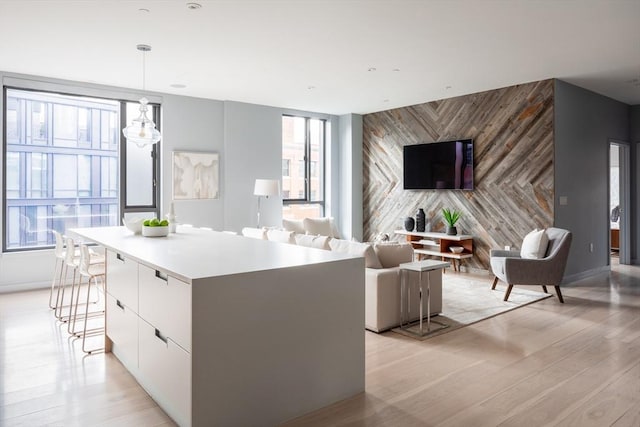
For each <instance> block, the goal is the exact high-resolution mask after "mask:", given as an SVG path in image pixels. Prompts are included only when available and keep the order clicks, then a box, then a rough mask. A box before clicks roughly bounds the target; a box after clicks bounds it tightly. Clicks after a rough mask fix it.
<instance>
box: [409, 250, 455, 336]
mask: <svg viewBox="0 0 640 427" xmlns="http://www.w3.org/2000/svg"><path fill="white" fill-rule="evenodd" d="M449 265H450V264H449V263H448V262H442V261H434V260H425V261H415V262H407V263H404V264H400V328H401V329H404V330H406V331H408V332H412V333H413V331H411V330H409V328H410V327H411V326H412V324H411V323H412V322H411V292H410V289H408V288H407V275H408V274H409V272H416V273H418V289H419V294H418V298H419V299H420V318H419V319H418V321H419V322H420V332H419V333H418V334H416V335H419V336H424V335H427V334H429V333H431V332H435V331H438V330H440V329H444V328H447V327H448V325H444V324H442V323H439V322H436V321H432V320H431V280H430V278H429V274H427V330H426V331H424V329H423V324H422V322H423V317H424V316H423V313H422V310H423V306H424V301H423V289H422V288H423V283H422V273H423V272H425V271H427V272H429V271H432V270H442V269H444V268H447V267H449ZM405 304H406V306H407V309H406V310H405ZM405 311H406V313H405ZM405 320H406V322H405ZM431 323H436V324H437V325H439V327H438V328H437V329H434V330H431Z"/></svg>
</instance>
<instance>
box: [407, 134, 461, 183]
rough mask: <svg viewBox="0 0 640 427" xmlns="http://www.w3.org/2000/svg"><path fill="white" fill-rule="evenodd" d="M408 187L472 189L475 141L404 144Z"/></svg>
mask: <svg viewBox="0 0 640 427" xmlns="http://www.w3.org/2000/svg"><path fill="white" fill-rule="evenodd" d="M403 158H404V162H403V165H404V170H403V175H404V181H403V182H404V189H405V190H473V140H472V139H461V140H458V141H444V142H432V143H428V144H413V145H405V146H404V149H403Z"/></svg>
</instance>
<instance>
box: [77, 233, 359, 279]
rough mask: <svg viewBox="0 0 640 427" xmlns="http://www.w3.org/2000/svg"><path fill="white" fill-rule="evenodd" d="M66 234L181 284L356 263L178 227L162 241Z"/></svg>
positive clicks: (136, 236) (137, 236)
mask: <svg viewBox="0 0 640 427" xmlns="http://www.w3.org/2000/svg"><path fill="white" fill-rule="evenodd" d="M70 232H72V233H74V234H76V235H78V236H80V237H83V238H85V239H88V240H90V241H92V242H95V243H98V244H99V245H101V246H104V247H105V248H107V249H111V250H114V251H117V252H120V253H123V254H125V255H127V256H129V257H131V258H133V259H135V260H136V261H138V262H141V263H143V264H147V265H149V266H152V267H155V268H159V269H161V270H165V271H167V272H171V273H173V274H175V275H176V276H178V277H179V278H181V279H182V280H185V281H187V282H191V281H193V280H197V279H201V278H206V277H216V276H226V275H231V274H238V273H248V272H257V271H264V270H273V269H279V268H288V267H296V266H301V265H309V264H319V263H327V262H333V261H339V260H344V259H350V258H356V256H354V255H348V254H343V253H336V252H332V251H326V250H322V249H313V248H307V247H302V246H297V245H289V244H283V243H278V242H271V241H267V240H258V239H250V238H247V237H243V236H238V235H233V234H229V233H223V232H217V231H211V230H202V229H199V228H194V227H181V226H178V229H177V232H176V233H171V234H169V235H168V236H166V237H143V236H142V235H140V234H133V232H131V231H130V230H128V229H127V228H126V227H124V226H120V227H91V228H74V229H72V230H70Z"/></svg>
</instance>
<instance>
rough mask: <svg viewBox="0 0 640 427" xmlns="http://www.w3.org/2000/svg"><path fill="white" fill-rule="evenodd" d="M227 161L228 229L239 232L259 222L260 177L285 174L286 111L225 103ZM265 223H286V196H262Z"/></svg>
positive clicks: (226, 212) (262, 212) (225, 210)
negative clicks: (257, 188)
mask: <svg viewBox="0 0 640 427" xmlns="http://www.w3.org/2000/svg"><path fill="white" fill-rule="evenodd" d="M224 141H225V142H224V146H225V156H226V159H225V160H224V163H225V165H226V168H225V172H224V182H225V191H224V196H225V207H224V212H225V223H224V229H225V230H231V231H236V232H239V231H241V230H242V228H243V227H247V226H249V227H256V226H257V212H258V198H257V197H256V196H254V195H253V186H254V184H255V181H256V179H277V180H280V179H281V177H282V112H281V110H280V109H278V108H273V107H265V106H262V105H253V104H244V103H240V102H233V101H226V102H225V103H224ZM260 211H261V219H260V223H261V224H260V225H261V226H277V225H280V224H281V223H282V198H281V197H280V196H277V197H269V198H268V199H266V198H264V197H263V198H262V200H261V209H260Z"/></svg>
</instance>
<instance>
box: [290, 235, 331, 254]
mask: <svg viewBox="0 0 640 427" xmlns="http://www.w3.org/2000/svg"><path fill="white" fill-rule="evenodd" d="M295 239H296V244H297V245H300V246H306V247H308V248H316V249H325V250H329V249H331V248H330V247H329V240H330V239H331V238H330V237H329V236H312V235H310V234H296V236H295Z"/></svg>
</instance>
